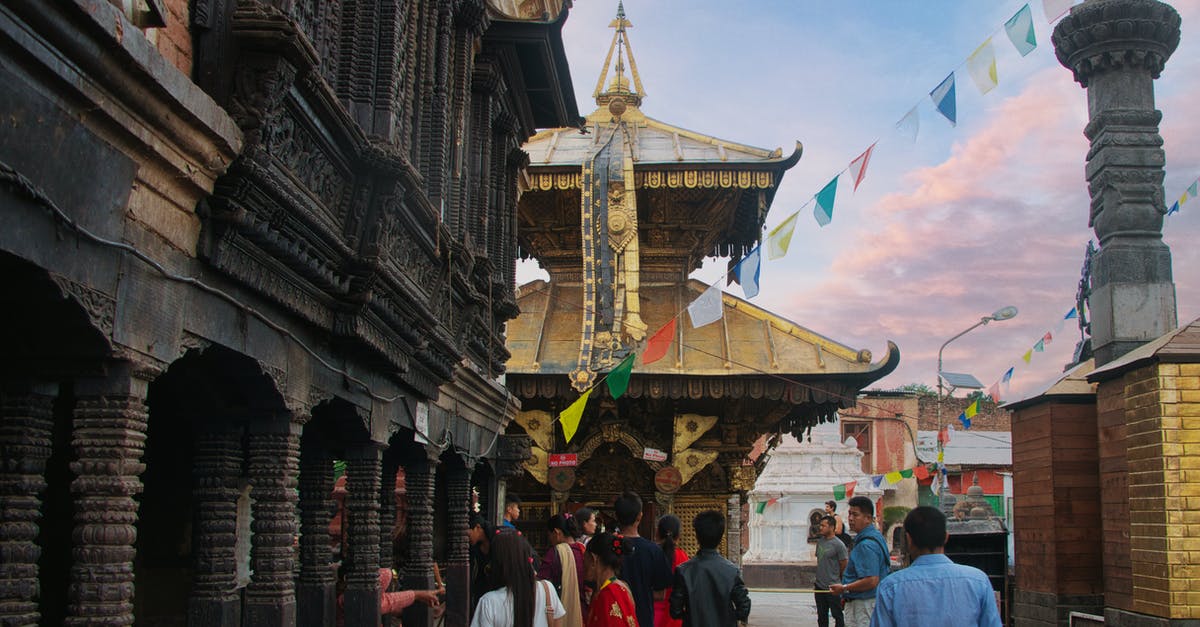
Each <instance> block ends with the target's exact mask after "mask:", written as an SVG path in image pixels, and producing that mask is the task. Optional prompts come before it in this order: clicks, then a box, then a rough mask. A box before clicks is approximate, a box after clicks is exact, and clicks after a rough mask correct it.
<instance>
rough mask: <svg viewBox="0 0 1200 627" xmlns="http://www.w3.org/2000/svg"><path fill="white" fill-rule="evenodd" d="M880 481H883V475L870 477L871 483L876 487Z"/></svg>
mask: <svg viewBox="0 0 1200 627" xmlns="http://www.w3.org/2000/svg"><path fill="white" fill-rule="evenodd" d="M880 483H883V475H875V476H873V477H871V485H873V486H875V487H876V488H878V487H879V484H880Z"/></svg>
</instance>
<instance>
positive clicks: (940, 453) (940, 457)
mask: <svg viewBox="0 0 1200 627" xmlns="http://www.w3.org/2000/svg"><path fill="white" fill-rule="evenodd" d="M945 461H946V451H938V462H945Z"/></svg>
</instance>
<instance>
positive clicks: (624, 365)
mask: <svg viewBox="0 0 1200 627" xmlns="http://www.w3.org/2000/svg"><path fill="white" fill-rule="evenodd" d="M636 357H637V354H635V353H629V356H628V357H626V358H625V359H623V360H621V363H619V364H617V367H616V368H613V369H612V371H610V372H609V373H608V377H607V378H606V379H605V381H607V382H608V393H609V394H610V395H611V396H612V397H613V398H614V399H618V398H621V396H622V395H623V394H625V390H627V389H629V375H630V374H632V373H633V360H634V358H636Z"/></svg>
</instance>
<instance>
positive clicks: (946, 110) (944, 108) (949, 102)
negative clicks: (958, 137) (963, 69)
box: [929, 72, 958, 126]
mask: <svg viewBox="0 0 1200 627" xmlns="http://www.w3.org/2000/svg"><path fill="white" fill-rule="evenodd" d="M929 97H930V98H932V99H933V106H934V108H936V109H937V110H938V113H941V114H942V115H944V116H946V119H947V120H950V126H957V125H958V113H957V110H956V106H957V105H956V100H955V96H954V72H951V73H950V76H947V77H946V80H944V81H942V82H941V84H940V85H938V86H937V87H935V88H934V90H933V91H931V92H929Z"/></svg>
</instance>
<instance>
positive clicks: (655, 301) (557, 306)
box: [507, 279, 899, 385]
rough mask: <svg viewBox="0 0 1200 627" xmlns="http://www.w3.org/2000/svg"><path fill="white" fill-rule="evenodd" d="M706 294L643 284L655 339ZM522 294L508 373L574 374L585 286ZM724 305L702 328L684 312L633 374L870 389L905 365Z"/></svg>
mask: <svg viewBox="0 0 1200 627" xmlns="http://www.w3.org/2000/svg"><path fill="white" fill-rule="evenodd" d="M706 289H708V285H706V284H704V283H702V282H700V281H697V280H694V279H692V280H688V281H687V282H686V283H685V284H683V285H670V284H649V285H648V284H643V285H642V288H641V292H642V318H643V320H645V322H646V323H647V324H648V325H649V328H650V332H651V333H653V332H654V331H655V330H657V329H659V328H661V327H662V326H663V325H665V324H667V323H668V322H669V321H670V319H671V317H672V316H674V315H675V314H676V313H677V312H679V311H681V310H684V309H685V308H686V307H687V305H688V304H689V303H691V302H692V301H693V300H695V299H696V298H697V297H699V296H700V295H701V294H702V293H703V292H704V291H705V290H706ZM517 291H518V294H517V302H518V304H519V305H520V307H521V315H520V316H519V317H517V318H516V319H514V320H512V321H510V322H509V323H508V332H507V336H508V338H507V347H508V350H509V351H510V352H511V353H512V357H511V358H510V359H509V360H508V373H509V374H512V375H521V374H562V375H566V374H568V373H570V372H571V370H573V369H574V368H575V367H576V362H577V360H578V357H579V329H580V323H581V320H582V313H583V312H582V308H581V307H580V306H579V303H581V302H583V288H582V286H581V285H580V284H578V283H573V284H572V283H562V284H559V283H555V284H550V283H548V282H546V281H541V280H539V281H534V282H532V283H527V284H525V285H523V286H521V287H520V288H518V290H517ZM722 298H723V300H724V305H725V310H724V313H723V317H722V318H721V320H719V321H717V322H714V323H712V324H709V325H707V326H704V327H701V328H699V329H696V328H692V325H691V323H690V322H689V319H688V316H687V312H686V311H684V312H683V313H682V314H680V316H679V319H678V321H677V324H676V338H675V342H674V343H673V344H672V346H671V349H670V351H668V353H667V356H666V357H664V358H663V359H661V360H659V361H657V362H654V363H653V364H650V365H648V366H643V365H642V364H641V363H640V362H639V363H638V364H637V365H636V366H635V367H634V374H635V375H636V374H660V375H662V374H686V375H688V376H721V377H725V376H732V375H759V376H772V375H782V376H789V377H795V376H797V375H799V376H804V375H818V376H821V375H852V376H853V375H858V376H861V377H864V378H865V379H869V381H865V382H863V383H862V385H867V384H869V383H870V382H871V381H874V380H877V379H880V378H882V377H884V376H885V375H887V374H888V373H889V372H891V371H892V369H894V368H895V366H896V364H897V363H898V362H899V351H898V350H897V349H896V347H895V345H893V344H891V343H890V342H889V345H888V354H887V355H885V356H884V358H883V359H882V360H881V361H879V362H876V363H872V361H871V352H870V351H868V350H856V349H854V348H850V347H848V346H845V345H843V344H840V343H838V342H836V341H834V340H831V339H829V338H827V337H825V336H823V335H820V334H818V333H816V332H814V331H812V330H809V329H806V328H804V327H802V326H800V325H798V324H796V323H794V322H792V321H790V320H787V319H785V318H783V317H781V316H778V315H775V314H773V313H771V312H769V311H767V310H765V309H762V308H760V307H757V306H755V305H752V304H751V303H750V302H748V301H746V300H743V299H741V298H738V297H737V296H734V295H732V294H729V293H723V294H722ZM639 352H641V349H639ZM856 378H857V377H856ZM564 380H565V377H564Z"/></svg>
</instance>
